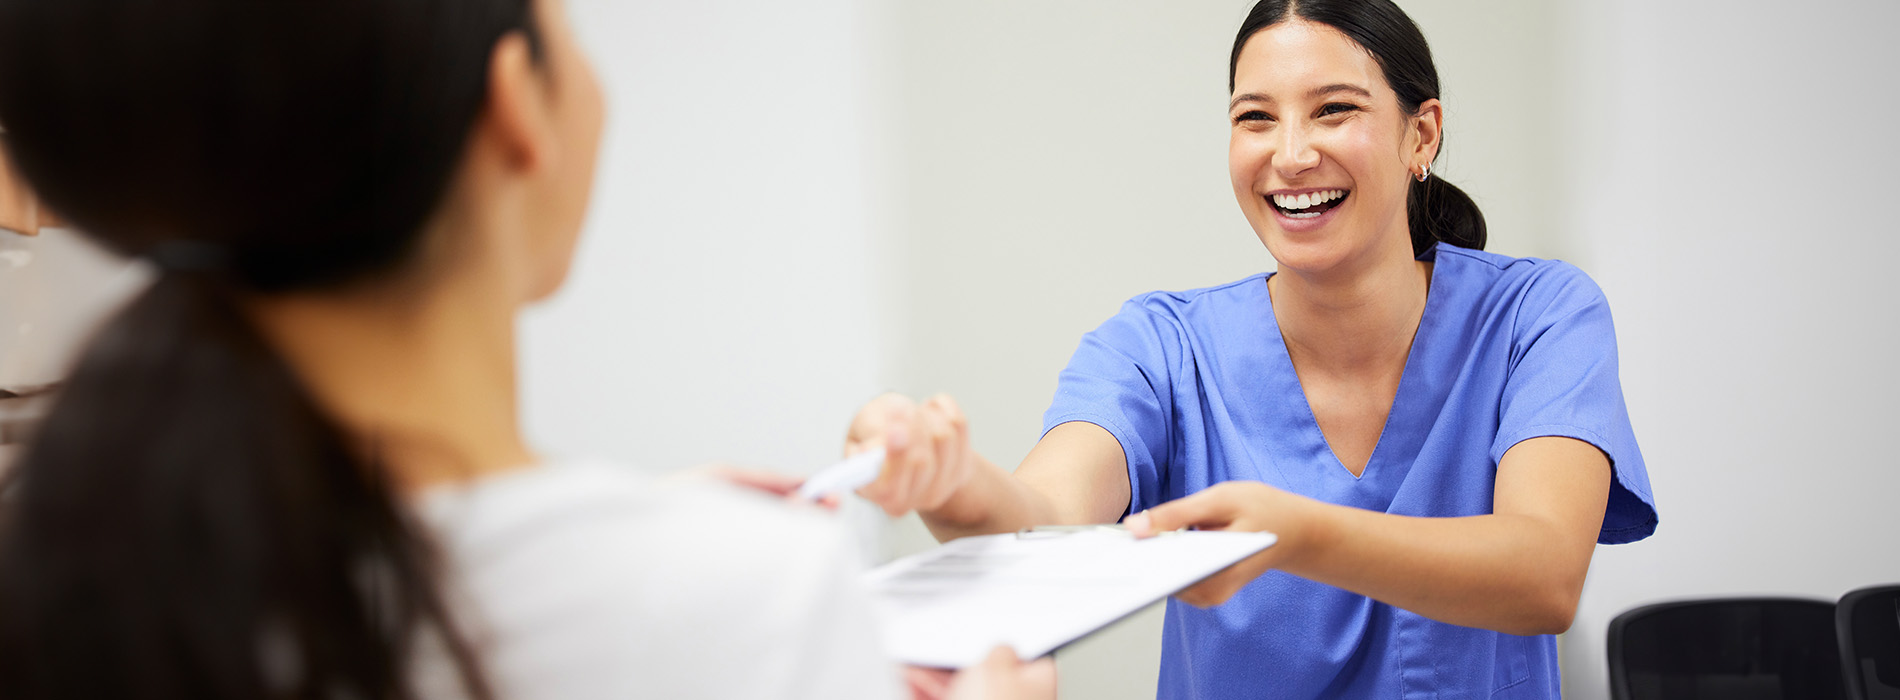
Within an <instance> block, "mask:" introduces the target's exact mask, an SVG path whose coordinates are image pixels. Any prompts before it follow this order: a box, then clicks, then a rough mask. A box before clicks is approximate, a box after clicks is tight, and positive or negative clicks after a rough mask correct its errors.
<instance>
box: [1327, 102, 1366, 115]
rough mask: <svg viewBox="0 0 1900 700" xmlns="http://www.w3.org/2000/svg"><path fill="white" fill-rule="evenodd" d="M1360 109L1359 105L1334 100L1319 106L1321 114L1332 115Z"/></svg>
mask: <svg viewBox="0 0 1900 700" xmlns="http://www.w3.org/2000/svg"><path fill="white" fill-rule="evenodd" d="M1358 109H1359V108H1358V107H1355V106H1353V105H1349V104H1345V103H1342V102H1334V103H1332V104H1329V105H1326V106H1324V107H1321V108H1319V116H1322V117H1330V116H1333V115H1335V114H1345V113H1347V112H1352V111H1357V110H1358Z"/></svg>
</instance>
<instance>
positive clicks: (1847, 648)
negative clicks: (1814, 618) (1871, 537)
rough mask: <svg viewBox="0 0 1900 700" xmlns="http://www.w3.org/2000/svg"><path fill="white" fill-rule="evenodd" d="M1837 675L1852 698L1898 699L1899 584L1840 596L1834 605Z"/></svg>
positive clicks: (1899, 664)
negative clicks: (1838, 650)
mask: <svg viewBox="0 0 1900 700" xmlns="http://www.w3.org/2000/svg"><path fill="white" fill-rule="evenodd" d="M1834 627H1835V634H1837V635H1839V638H1840V647H1841V675H1842V677H1843V678H1844V679H1845V680H1846V682H1847V697H1849V698H1852V700H1900V584H1891V585H1886V586H1873V587H1869V588H1862V589H1860V590H1856V591H1852V592H1850V593H1848V594H1847V595H1844V596H1841V602H1840V604H1838V605H1836V606H1835V608H1834Z"/></svg>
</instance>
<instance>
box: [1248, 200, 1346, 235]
mask: <svg viewBox="0 0 1900 700" xmlns="http://www.w3.org/2000/svg"><path fill="white" fill-rule="evenodd" d="M1333 192H1338V193H1339V195H1338V196H1337V197H1333V198H1330V199H1328V200H1327V201H1325V202H1321V203H1317V204H1312V205H1309V206H1308V207H1306V208H1305V210H1304V211H1302V210H1288V209H1286V208H1283V207H1281V206H1280V205H1278V204H1276V203H1275V202H1274V199H1275V197H1274V196H1273V195H1267V196H1265V197H1262V199H1263V200H1264V201H1265V203H1266V205H1267V208H1268V209H1272V210H1273V218H1274V219H1276V220H1277V221H1278V222H1279V224H1280V228H1282V229H1285V230H1286V231H1287V232H1289V233H1306V232H1308V231H1313V230H1316V229H1319V228H1321V227H1323V226H1325V225H1326V224H1327V223H1329V222H1331V221H1332V220H1333V217H1334V216H1335V215H1337V214H1338V212H1339V209H1340V207H1342V206H1344V205H1345V203H1346V200H1347V199H1349V198H1350V196H1351V194H1352V192H1351V191H1350V190H1335V191H1333ZM1315 194H1318V195H1322V196H1324V195H1325V194H1328V192H1327V191H1324V190H1322V191H1320V192H1316V193H1310V194H1306V195H1302V196H1305V197H1307V198H1308V201H1311V200H1312V199H1314V197H1313V196H1312V195H1315ZM1282 199H1284V197H1282Z"/></svg>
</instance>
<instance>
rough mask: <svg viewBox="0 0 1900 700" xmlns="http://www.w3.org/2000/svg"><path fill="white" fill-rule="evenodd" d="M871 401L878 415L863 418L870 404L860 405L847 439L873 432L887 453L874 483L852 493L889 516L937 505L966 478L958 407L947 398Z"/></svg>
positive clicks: (968, 459) (964, 427)
mask: <svg viewBox="0 0 1900 700" xmlns="http://www.w3.org/2000/svg"><path fill="white" fill-rule="evenodd" d="M875 403H877V404H878V405H880V406H881V407H882V410H883V411H884V413H883V415H882V417H877V418H872V417H867V416H866V415H865V414H867V413H870V412H871V411H872V410H873V408H874V407H873V406H866V408H865V410H864V411H860V413H859V417H858V419H857V420H856V421H854V428H853V431H852V435H853V440H859V439H862V440H867V441H868V440H870V439H871V438H869V437H868V436H869V435H871V434H872V433H876V435H877V439H878V440H880V441H881V442H882V445H883V446H884V448H885V450H886V451H887V454H886V457H885V460H884V467H883V469H882V470H881V471H880V472H879V474H878V478H877V481H875V482H873V483H872V484H871V485H869V486H866V487H865V488H863V489H860V490H859V491H858V493H859V494H860V495H863V496H864V497H865V498H868V499H870V500H871V501H873V502H875V503H877V504H878V505H879V506H880V507H882V508H883V509H884V512H885V513H887V514H889V515H892V516H898V515H902V514H904V513H906V512H909V511H911V510H930V509H933V508H938V507H941V506H942V505H943V504H944V503H946V502H948V501H949V500H950V497H951V496H952V495H954V494H955V493H956V491H957V489H958V488H960V487H962V485H963V483H964V482H965V481H966V480H968V479H969V476H970V473H971V471H972V469H971V466H970V465H971V464H972V463H973V462H974V459H975V456H974V453H972V452H971V450H970V445H969V443H970V432H969V427H968V424H967V421H966V420H965V419H964V417H963V411H962V409H961V408H959V407H958V406H957V404H956V401H955V400H953V399H951V398H950V397H948V396H937V397H933V398H932V399H930V400H929V401H926V402H924V403H923V404H912V403H909V400H908V399H904V400H902V401H898V400H882V399H881V400H880V401H879V402H875ZM851 444H857V443H851ZM847 449H850V447H849V446H847Z"/></svg>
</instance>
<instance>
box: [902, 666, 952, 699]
mask: <svg viewBox="0 0 1900 700" xmlns="http://www.w3.org/2000/svg"><path fill="white" fill-rule="evenodd" d="M955 678H956V673H955V672H954V671H946V670H944V669H940V668H918V667H916V666H905V667H904V685H906V686H909V687H910V697H911V700H943V699H944V698H946V697H948V696H949V695H950V681H951V680H953V679H955Z"/></svg>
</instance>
